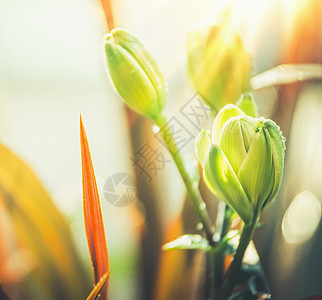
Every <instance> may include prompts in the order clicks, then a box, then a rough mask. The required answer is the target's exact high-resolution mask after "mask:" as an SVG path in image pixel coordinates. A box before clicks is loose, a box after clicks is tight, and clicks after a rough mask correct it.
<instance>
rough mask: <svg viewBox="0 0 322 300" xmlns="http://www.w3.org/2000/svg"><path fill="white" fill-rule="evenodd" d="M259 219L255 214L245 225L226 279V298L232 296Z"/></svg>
mask: <svg viewBox="0 0 322 300" xmlns="http://www.w3.org/2000/svg"><path fill="white" fill-rule="evenodd" d="M258 219H259V216H258V215H257V214H255V215H254V217H253V220H252V222H251V223H249V224H245V225H244V228H243V230H242V233H241V236H240V241H239V245H238V248H237V251H236V254H235V257H234V260H233V262H232V263H231V266H230V268H229V270H228V274H227V279H226V281H225V288H226V292H225V294H226V297H225V299H228V297H229V296H230V294H231V292H232V291H233V289H234V287H235V285H236V282H237V279H238V276H239V272H240V269H241V265H242V261H243V258H244V254H245V251H246V249H247V247H248V245H249V243H250V241H251V239H252V236H253V233H254V231H255V227H256V224H257V222H258Z"/></svg>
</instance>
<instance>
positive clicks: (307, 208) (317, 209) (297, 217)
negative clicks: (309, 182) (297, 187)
mask: <svg viewBox="0 0 322 300" xmlns="http://www.w3.org/2000/svg"><path fill="white" fill-rule="evenodd" d="M320 220H321V204H320V201H319V199H317V198H316V196H315V195H313V194H312V193H311V192H309V191H304V192H302V193H300V194H298V195H297V196H296V197H295V198H294V199H293V201H292V202H291V204H290V206H289V207H288V209H287V210H286V212H285V215H284V217H283V221H282V232H283V236H284V239H285V240H286V241H287V242H288V243H289V244H300V243H304V242H306V241H308V240H309V239H310V238H311V237H312V236H313V234H314V233H315V231H316V229H317V228H318V225H319V223H320Z"/></svg>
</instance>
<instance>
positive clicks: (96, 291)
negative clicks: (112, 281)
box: [86, 273, 109, 300]
mask: <svg viewBox="0 0 322 300" xmlns="http://www.w3.org/2000/svg"><path fill="white" fill-rule="evenodd" d="M108 277H109V274H108V273H105V274H104V275H103V276H102V278H101V279H100V281H99V282H98V283H97V284H96V285H95V287H94V288H93V290H92V291H91V293H90V295H89V296H88V297H87V299H86V300H98V299H100V298H101V292H102V290H103V288H104V287H105V285H106V283H107V280H108Z"/></svg>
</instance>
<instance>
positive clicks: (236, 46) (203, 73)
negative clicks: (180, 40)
mask: <svg viewBox="0 0 322 300" xmlns="http://www.w3.org/2000/svg"><path fill="white" fill-rule="evenodd" d="M186 49H187V58H188V59H187V65H188V73H189V76H190V79H191V82H192V84H193V87H194V88H195V90H196V91H197V92H199V93H200V94H201V95H202V96H203V98H204V101H205V104H206V105H208V106H209V107H210V108H211V109H213V110H215V111H218V110H219V109H221V108H222V107H223V106H224V105H225V104H228V103H235V102H236V101H237V100H238V98H239V96H240V95H241V94H242V93H244V92H246V91H247V90H248V87H249V79H250V76H251V70H252V65H251V58H250V55H249V54H248V53H247V52H246V50H245V48H244V45H243V43H242V40H241V38H240V37H239V36H238V34H237V33H236V32H234V31H233V30H232V29H231V28H230V27H229V26H228V25H226V24H224V23H221V24H219V25H213V26H208V27H205V28H202V29H201V30H200V29H197V30H194V31H191V32H190V33H189V34H188V36H187V41H186Z"/></svg>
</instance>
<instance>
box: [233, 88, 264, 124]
mask: <svg viewBox="0 0 322 300" xmlns="http://www.w3.org/2000/svg"><path fill="white" fill-rule="evenodd" d="M236 105H237V106H238V107H239V108H240V109H241V110H242V111H243V112H244V113H245V114H246V115H247V116H250V117H253V118H257V117H258V116H259V114H258V107H257V105H256V103H255V100H254V97H253V95H252V94H251V93H245V94H242V95H241V96H240V98H239V99H238V101H237V102H236Z"/></svg>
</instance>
